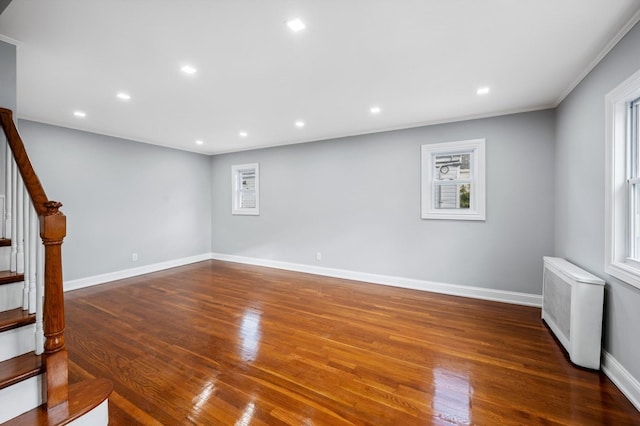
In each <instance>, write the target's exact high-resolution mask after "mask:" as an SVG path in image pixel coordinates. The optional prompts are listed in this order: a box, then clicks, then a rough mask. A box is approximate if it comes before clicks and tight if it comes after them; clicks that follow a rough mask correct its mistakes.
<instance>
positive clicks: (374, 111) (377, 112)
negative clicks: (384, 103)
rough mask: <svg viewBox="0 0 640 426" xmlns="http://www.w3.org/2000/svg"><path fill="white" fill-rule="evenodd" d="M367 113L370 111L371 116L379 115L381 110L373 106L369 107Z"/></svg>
mask: <svg viewBox="0 0 640 426" xmlns="http://www.w3.org/2000/svg"><path fill="white" fill-rule="evenodd" d="M369 111H371V114H380V111H381V109H380V107H379V106H374V107H371V109H370V110H369Z"/></svg>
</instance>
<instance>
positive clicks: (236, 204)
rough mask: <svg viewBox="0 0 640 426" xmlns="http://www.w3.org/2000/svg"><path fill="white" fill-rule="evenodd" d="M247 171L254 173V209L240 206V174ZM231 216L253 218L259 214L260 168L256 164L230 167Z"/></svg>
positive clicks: (241, 190)
mask: <svg viewBox="0 0 640 426" xmlns="http://www.w3.org/2000/svg"><path fill="white" fill-rule="evenodd" d="M248 170H251V171H253V172H254V173H255V190H254V191H255V197H256V205H255V207H243V206H242V192H243V189H242V173H243V172H246V171H248ZM231 214H234V215H253V216H257V215H259V214H260V166H259V165H258V163H249V164H236V165H233V166H231Z"/></svg>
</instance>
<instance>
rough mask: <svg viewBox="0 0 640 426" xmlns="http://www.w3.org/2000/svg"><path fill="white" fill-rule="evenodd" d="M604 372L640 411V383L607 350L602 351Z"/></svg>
mask: <svg viewBox="0 0 640 426" xmlns="http://www.w3.org/2000/svg"><path fill="white" fill-rule="evenodd" d="M602 371H603V372H604V374H606V375H607V376H608V377H609V378H610V379H611V381H612V382H613V383H614V384H615V385H616V386H617V387H618V389H620V391H621V392H622V393H623V394H624V396H626V397H627V399H628V400H629V401H631V403H632V404H633V405H634V406H635V407H636V409H637V410H638V411H640V382H639V381H638V379H636V378H635V377H633V376H632V375H631V373H629V372H628V371H627V369H626V368H624V367H623V366H622V364H620V362H618V360H617V359H615V358H614V357H613V355H611V354H610V353H609V352H607V351H605V350H602Z"/></svg>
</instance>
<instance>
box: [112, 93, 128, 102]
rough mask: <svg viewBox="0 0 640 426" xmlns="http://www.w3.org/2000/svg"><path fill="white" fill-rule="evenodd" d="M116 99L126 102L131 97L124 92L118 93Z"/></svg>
mask: <svg viewBox="0 0 640 426" xmlns="http://www.w3.org/2000/svg"><path fill="white" fill-rule="evenodd" d="M116 96H117V97H118V99H122V100H123V101H128V100H129V99H131V95H130V94H128V93H125V92H120V93H118V94H117V95H116Z"/></svg>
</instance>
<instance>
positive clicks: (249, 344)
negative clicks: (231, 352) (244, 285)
mask: <svg viewBox="0 0 640 426" xmlns="http://www.w3.org/2000/svg"><path fill="white" fill-rule="evenodd" d="M238 334H239V336H238V337H239V339H238V340H239V341H240V358H241V359H242V360H243V361H245V362H248V361H254V360H255V359H256V356H257V355H258V348H259V347H260V337H261V336H262V333H261V332H260V313H259V312H256V311H252V310H246V311H245V312H244V315H243V316H242V323H241V324H240V330H239V333H238Z"/></svg>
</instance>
